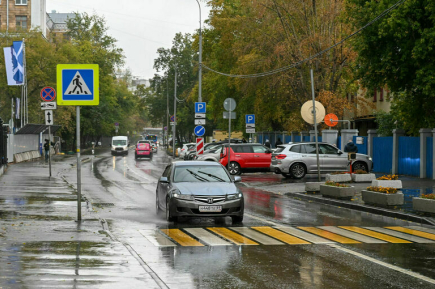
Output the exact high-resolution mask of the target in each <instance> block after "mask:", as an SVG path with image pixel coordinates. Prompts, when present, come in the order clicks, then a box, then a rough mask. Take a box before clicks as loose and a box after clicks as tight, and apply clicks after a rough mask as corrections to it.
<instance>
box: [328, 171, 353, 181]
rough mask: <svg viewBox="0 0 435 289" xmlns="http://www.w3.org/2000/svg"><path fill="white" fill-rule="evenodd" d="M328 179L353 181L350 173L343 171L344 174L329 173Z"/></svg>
mask: <svg viewBox="0 0 435 289" xmlns="http://www.w3.org/2000/svg"><path fill="white" fill-rule="evenodd" d="M325 179H326V181H327V182H328V181H332V182H337V183H349V182H351V181H352V178H351V177H350V174H348V173H342V174H327V175H326V178H325Z"/></svg>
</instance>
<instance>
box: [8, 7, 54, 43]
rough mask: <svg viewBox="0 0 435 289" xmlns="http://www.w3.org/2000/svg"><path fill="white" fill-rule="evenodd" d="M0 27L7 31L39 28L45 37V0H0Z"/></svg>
mask: <svg viewBox="0 0 435 289" xmlns="http://www.w3.org/2000/svg"><path fill="white" fill-rule="evenodd" d="M0 28H1V31H3V32H4V31H7V32H9V33H13V32H20V31H28V30H30V29H34V28H39V29H40V30H41V33H42V35H44V37H46V36H47V33H48V31H47V13H46V0H0Z"/></svg>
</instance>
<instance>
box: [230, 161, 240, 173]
mask: <svg viewBox="0 0 435 289" xmlns="http://www.w3.org/2000/svg"><path fill="white" fill-rule="evenodd" d="M228 171H229V172H230V174H232V175H240V165H239V164H238V163H236V162H231V163H230V169H229V170H228Z"/></svg>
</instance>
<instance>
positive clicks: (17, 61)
mask: <svg viewBox="0 0 435 289" xmlns="http://www.w3.org/2000/svg"><path fill="white" fill-rule="evenodd" d="M12 66H13V75H14V80H15V81H16V82H17V83H19V84H21V83H23V82H24V42H23V41H14V43H13V44H12Z"/></svg>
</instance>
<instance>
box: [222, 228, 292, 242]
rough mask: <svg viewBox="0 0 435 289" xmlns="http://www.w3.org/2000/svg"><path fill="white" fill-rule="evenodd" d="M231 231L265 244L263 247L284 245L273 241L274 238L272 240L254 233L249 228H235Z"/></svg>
mask: <svg viewBox="0 0 435 289" xmlns="http://www.w3.org/2000/svg"><path fill="white" fill-rule="evenodd" d="M230 229H231V230H233V231H236V232H237V233H239V234H242V235H245V236H246V237H248V238H250V239H252V240H254V241H257V242H258V243H260V244H263V245H284V243H282V242H280V241H278V240H275V239H272V238H270V237H268V236H266V235H264V234H262V233H259V232H257V231H254V230H252V229H250V228H247V227H233V228H230Z"/></svg>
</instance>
